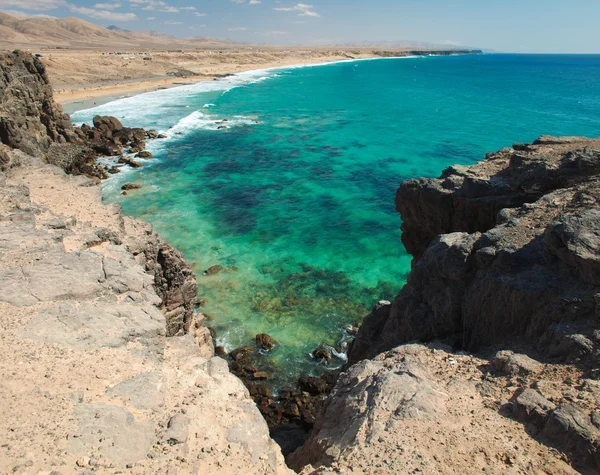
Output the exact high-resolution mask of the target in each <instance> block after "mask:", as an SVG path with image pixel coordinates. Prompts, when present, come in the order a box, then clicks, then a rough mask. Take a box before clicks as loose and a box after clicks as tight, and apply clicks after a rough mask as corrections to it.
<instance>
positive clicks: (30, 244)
mask: <svg viewBox="0 0 600 475" xmlns="http://www.w3.org/2000/svg"><path fill="white" fill-rule="evenodd" d="M10 154H11V157H10V159H11V162H12V163H13V164H15V163H19V164H20V166H19V167H13V168H11V169H10V170H9V171H8V172H7V175H6V176H5V175H4V174H1V173H0V196H2V200H0V216H1V217H2V219H0V288H1V289H2V292H1V293H0V319H1V322H2V325H0V351H2V353H3V354H5V355H10V358H3V359H2V361H0V379H1V380H2V385H0V411H1V412H2V414H3V417H2V420H1V421H0V436H1V438H2V441H3V442H2V447H1V448H0V472H2V473H12V472H14V473H40V472H44V473H50V472H53V473H74V472H78V471H81V473H84V472H85V471H86V470H87V471H92V472H94V473H289V471H288V469H287V468H286V467H285V464H284V463H283V457H282V455H281V452H280V450H279V447H278V446H277V445H276V444H275V443H274V442H273V441H272V440H271V439H270V437H269V432H268V428H267V425H266V423H265V421H264V419H263V418H262V416H261V415H260V412H259V411H258V409H257V408H256V406H255V405H254V403H253V401H252V399H251V398H250V396H249V393H248V391H247V389H246V388H245V387H244V385H243V384H242V383H241V381H240V380H239V379H237V378H236V377H234V376H233V375H232V374H231V373H229V370H228V368H227V363H226V362H225V361H224V360H222V359H220V358H215V357H213V348H212V341H211V338H210V334H209V331H208V329H207V328H206V327H205V326H204V322H203V317H202V315H195V314H194V312H193V304H194V302H195V299H196V294H197V286H196V282H195V279H194V277H193V274H192V272H191V269H190V268H189V266H187V264H186V263H185V261H184V260H183V257H182V256H181V254H180V253H178V252H177V251H175V250H174V249H173V248H171V247H170V246H168V245H167V244H166V243H164V242H162V241H161V240H160V238H159V236H157V235H156V233H155V232H154V231H153V230H152V228H151V227H150V226H148V225H147V224H145V223H142V222H140V221H137V220H134V219H131V218H128V217H124V216H123V215H121V213H120V210H119V208H118V207H117V206H115V205H112V206H108V207H106V206H102V205H101V193H100V190H99V188H98V187H96V186H91V185H92V182H91V180H90V179H88V178H85V177H74V176H68V175H65V174H64V172H63V171H62V170H60V169H58V168H56V167H53V166H50V165H45V164H43V163H42V162H41V161H40V160H39V159H34V158H32V157H27V156H26V155H24V154H22V153H20V152H17V151H13V152H10ZM161 309H162V311H161ZM168 335H175V336H173V337H171V338H169V337H168Z"/></svg>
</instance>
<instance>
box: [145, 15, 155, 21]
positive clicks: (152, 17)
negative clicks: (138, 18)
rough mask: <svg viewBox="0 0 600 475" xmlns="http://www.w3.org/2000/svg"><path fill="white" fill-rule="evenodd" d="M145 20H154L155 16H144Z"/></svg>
mask: <svg viewBox="0 0 600 475" xmlns="http://www.w3.org/2000/svg"><path fill="white" fill-rule="evenodd" d="M146 20H150V21H152V20H156V17H155V16H149V17H148V18H146Z"/></svg>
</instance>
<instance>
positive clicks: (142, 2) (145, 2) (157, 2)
mask: <svg viewBox="0 0 600 475" xmlns="http://www.w3.org/2000/svg"><path fill="white" fill-rule="evenodd" d="M0 1H1V0H0ZM129 3H130V4H131V6H132V7H134V8H135V7H142V10H146V11H147V10H157V9H159V8H163V7H166V6H167V4H166V3H165V2H162V1H161V0H129Z"/></svg>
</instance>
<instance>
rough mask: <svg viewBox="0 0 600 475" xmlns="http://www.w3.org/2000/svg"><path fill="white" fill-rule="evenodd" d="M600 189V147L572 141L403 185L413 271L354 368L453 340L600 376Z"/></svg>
mask: <svg viewBox="0 0 600 475" xmlns="http://www.w3.org/2000/svg"><path fill="white" fill-rule="evenodd" d="M599 183H600V140H598V139H596V140H593V139H585V138H572V137H571V138H569V137H566V138H565V137H563V138H553V137H541V138H540V139H538V140H536V141H535V142H534V143H533V144H531V145H522V144H516V145H515V146H514V147H513V148H511V149H503V150H501V151H499V152H497V153H490V154H488V155H487V156H486V158H485V160H483V161H482V162H480V163H478V164H476V165H473V166H468V167H467V166H454V167H450V168H448V169H447V170H445V171H444V172H443V174H442V176H441V177H440V178H438V179H418V180H407V181H406V182H404V183H402V185H401V186H400V188H399V189H398V192H397V194H396V208H397V209H398V211H399V212H400V214H401V216H402V220H403V224H402V230H403V235H402V241H403V242H404V244H405V246H406V248H407V250H408V251H409V252H410V253H411V254H412V255H413V256H414V260H413V268H412V271H411V273H410V275H409V277H408V281H407V284H406V285H405V286H404V288H403V289H402V290H401V291H400V293H399V294H398V296H397V297H396V299H395V300H394V302H393V303H392V304H391V305H383V306H378V308H376V309H375V310H374V311H373V312H372V313H371V314H370V315H369V316H368V317H367V318H366V319H365V321H364V323H363V325H362V327H361V329H360V331H359V332H358V336H357V338H356V340H355V342H354V344H353V345H352V347H351V349H350V351H349V357H350V361H351V362H356V361H359V360H361V359H364V358H369V357H373V356H375V355H377V354H379V353H381V352H382V351H385V350H389V349H391V348H393V347H394V346H397V345H399V344H401V343H405V342H408V341H413V340H422V341H430V340H433V339H436V338H438V339H439V338H445V339H452V344H453V345H454V346H456V347H459V348H463V349H467V350H478V349H479V348H482V347H485V346H489V345H492V344H504V345H506V344H509V345H510V344H512V345H519V344H524V345H528V346H530V347H531V348H532V349H533V350H535V351H537V352H538V353H539V354H540V355H543V356H544V357H552V358H559V359H562V360H563V361H571V362H573V361H578V362H580V363H581V364H585V365H587V366H588V367H593V366H597V365H598V362H599V355H600V345H599V344H600V341H599V340H598V316H599V315H600V301H599V300H598V295H600V211H599V204H600V186H599Z"/></svg>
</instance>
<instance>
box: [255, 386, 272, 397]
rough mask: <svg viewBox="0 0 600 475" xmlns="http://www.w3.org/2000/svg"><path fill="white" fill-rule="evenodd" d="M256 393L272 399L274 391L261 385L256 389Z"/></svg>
mask: <svg viewBox="0 0 600 475" xmlns="http://www.w3.org/2000/svg"><path fill="white" fill-rule="evenodd" d="M256 392H257V393H258V394H260V395H261V396H263V397H271V396H273V391H271V389H270V388H269V387H268V386H265V385H263V384H260V385H258V386H257V387H256Z"/></svg>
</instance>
